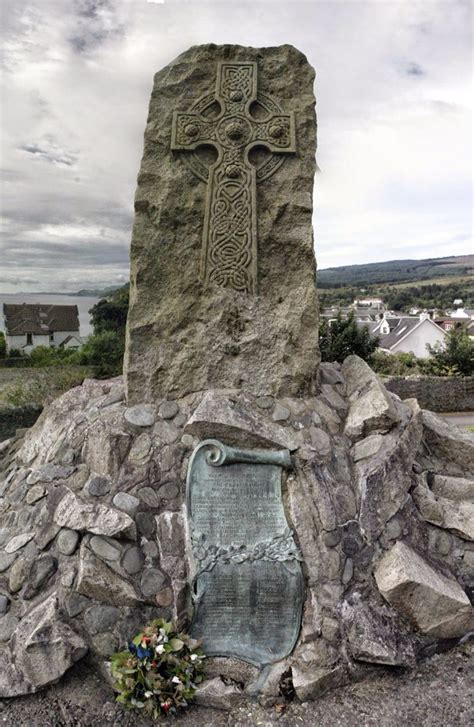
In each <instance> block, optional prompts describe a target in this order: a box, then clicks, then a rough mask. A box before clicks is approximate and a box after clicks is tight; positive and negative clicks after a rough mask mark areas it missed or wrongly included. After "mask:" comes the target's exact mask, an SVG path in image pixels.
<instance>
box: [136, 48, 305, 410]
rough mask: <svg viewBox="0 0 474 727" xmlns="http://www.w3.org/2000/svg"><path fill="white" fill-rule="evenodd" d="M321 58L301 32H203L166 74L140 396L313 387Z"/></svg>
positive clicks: (161, 89) (158, 115)
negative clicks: (299, 45)
mask: <svg viewBox="0 0 474 727" xmlns="http://www.w3.org/2000/svg"><path fill="white" fill-rule="evenodd" d="M313 81H314V71H313V69H312V68H311V66H310V65H309V64H308V62H307V61H306V58H305V57H304V56H303V55H302V54H301V53H299V52H298V51H297V50H295V48H292V47H291V46H281V47H278V48H265V49H261V50H260V49H256V48H243V47H241V46H214V45H207V46H197V47H194V48H191V49H190V50H189V51H187V52H186V53H183V54H182V55H181V56H179V57H178V58H177V59H176V60H175V61H174V62H173V63H171V64H170V65H169V66H167V67H166V68H165V69H163V70H162V71H160V72H159V73H157V74H156V76H155V83H154V88H153V93H152V97H151V102H150V110H149V116H148V122H147V127H146V131H145V148H144V154H143V159H142V164H141V168H140V172H139V175H138V190H137V195H136V199H135V210H136V218H135V225H134V229H133V240H132V249H131V286H130V311H129V318H128V334H127V355H126V362H125V375H126V382H127V395H128V400H129V402H130V403H132V404H133V403H137V402H142V401H150V402H151V401H155V400H156V399H157V398H160V397H163V396H167V397H174V398H177V397H180V396H183V395H184V394H187V393H190V392H194V391H201V390H203V389H206V388H209V387H214V388H225V387H239V388H243V389H245V390H247V391H250V392H252V393H254V394H256V395H309V394H311V393H314V391H315V387H316V380H317V372H318V362H319V352H318V346H317V329H318V314H317V305H316V288H315V270H316V266H315V259H314V252H313V233H312V212H313V205H312V196H313V178H314V172H315V150H316V120H315V113H314V104H315V101H314V94H313Z"/></svg>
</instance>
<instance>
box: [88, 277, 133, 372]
mask: <svg viewBox="0 0 474 727" xmlns="http://www.w3.org/2000/svg"><path fill="white" fill-rule="evenodd" d="M89 313H90V314H91V318H92V325H93V326H94V335H93V336H90V337H89V338H88V339H87V341H86V343H85V345H84V346H83V347H82V348H81V352H80V354H81V363H83V364H86V365H88V366H93V367H94V369H95V375H96V376H97V377H99V378H107V377H109V376H117V375H118V374H121V373H122V361H123V355H124V352H125V325H126V323H127V313H128V285H124V286H123V288H119V290H116V291H115V292H114V293H113V294H112V295H111V296H110V297H109V298H104V299H103V300H99V302H98V303H96V304H95V305H94V306H93V307H92V308H91V309H90V311H89Z"/></svg>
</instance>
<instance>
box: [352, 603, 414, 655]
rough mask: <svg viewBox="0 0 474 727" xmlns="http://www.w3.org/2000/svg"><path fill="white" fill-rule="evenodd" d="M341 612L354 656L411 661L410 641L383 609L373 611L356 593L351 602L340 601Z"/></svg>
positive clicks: (411, 648)
mask: <svg viewBox="0 0 474 727" xmlns="http://www.w3.org/2000/svg"><path fill="white" fill-rule="evenodd" d="M341 614H342V618H343V621H344V625H345V633H346V637H347V640H348V642H349V648H350V651H351V654H352V656H353V657H354V659H357V660H359V661H366V662H370V663H373V664H388V665H391V666H409V665H411V664H413V663H414V660H415V655H414V650H413V645H412V643H411V642H410V641H409V639H407V638H406V637H405V638H404V637H403V635H402V634H401V633H400V629H399V626H398V624H396V623H395V622H394V619H393V618H392V619H390V618H389V617H388V615H387V614H386V613H384V611H383V609H379V610H376V609H375V608H374V607H372V606H371V605H369V604H368V603H366V602H364V601H363V599H362V598H361V596H360V594H359V593H355V594H354V596H353V598H352V599H351V602H349V601H344V602H343V604H342V608H341Z"/></svg>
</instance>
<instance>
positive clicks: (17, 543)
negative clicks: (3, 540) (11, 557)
mask: <svg viewBox="0 0 474 727" xmlns="http://www.w3.org/2000/svg"><path fill="white" fill-rule="evenodd" d="M34 537H35V534H34V532H32V533H21V535H15V537H13V538H12V539H11V540H9V541H8V543H7V544H6V545H5V552H6V553H15V552H16V551H17V550H20V548H23V547H24V546H25V545H26V544H27V543H29V542H30V540H33V538H34Z"/></svg>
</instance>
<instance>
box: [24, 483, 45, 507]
mask: <svg viewBox="0 0 474 727" xmlns="http://www.w3.org/2000/svg"><path fill="white" fill-rule="evenodd" d="M45 495H46V490H45V488H44V487H42V485H33V487H32V488H31V489H30V490H28V492H27V493H26V502H27V504H28V505H33V504H34V503H35V502H38V500H41V498H42V497H44V496H45Z"/></svg>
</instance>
